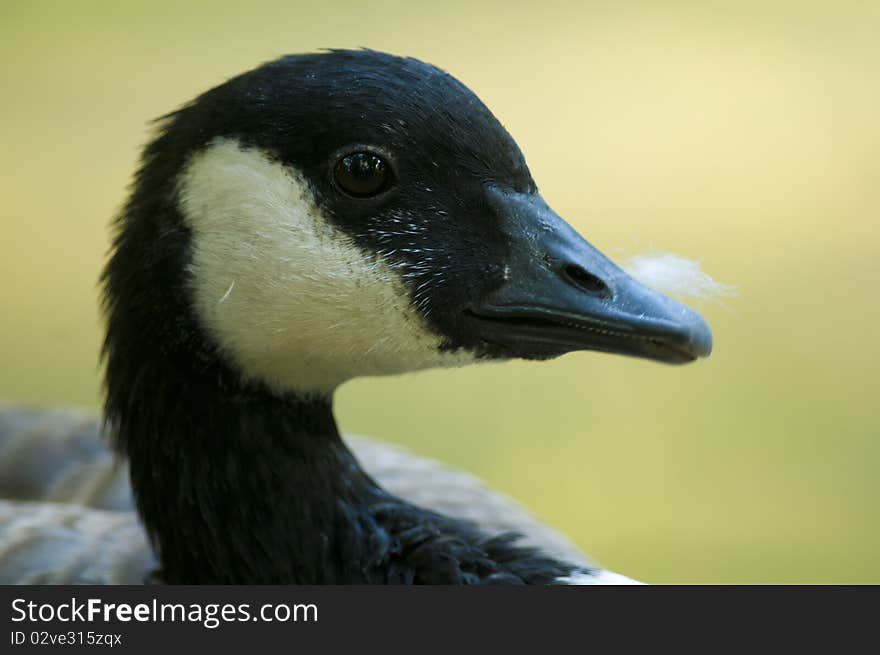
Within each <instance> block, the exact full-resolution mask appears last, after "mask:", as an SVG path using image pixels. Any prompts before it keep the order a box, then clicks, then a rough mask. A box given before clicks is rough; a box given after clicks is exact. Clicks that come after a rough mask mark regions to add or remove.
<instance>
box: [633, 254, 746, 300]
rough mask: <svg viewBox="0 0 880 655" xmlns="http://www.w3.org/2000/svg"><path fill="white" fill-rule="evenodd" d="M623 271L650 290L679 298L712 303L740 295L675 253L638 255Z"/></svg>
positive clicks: (696, 263) (697, 263) (695, 264)
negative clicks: (711, 301) (710, 301)
mask: <svg viewBox="0 0 880 655" xmlns="http://www.w3.org/2000/svg"><path fill="white" fill-rule="evenodd" d="M621 268H623V270H624V271H626V272H627V273H629V275H631V276H632V277H633V278H635V279H636V280H638V281H639V282H641V283H642V284H644V285H645V286H646V287H651V288H652V289H654V290H655V291H659V292H660V293H664V294H667V295H670V296H674V297H676V298H697V299H699V300H709V299H712V298H723V297H730V296H735V295H736V289H735V288H734V287H731V286H728V285H726V284H722V283H721V282H718V281H716V280H714V279H712V277H711V276H710V275H709V274H708V273H706V272H705V271H703V270H702V269H701V268H700V263H699V262H695V261H693V260H690V259H685V258H684V257H681V256H679V255H675V254H672V253H646V254H642V255H634V256H633V257H630V258H629V259H627V260H626V261H625V262H624V263H623V266H622V267H621Z"/></svg>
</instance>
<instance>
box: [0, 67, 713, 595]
mask: <svg viewBox="0 0 880 655" xmlns="http://www.w3.org/2000/svg"><path fill="white" fill-rule="evenodd" d="M116 229H117V231H116V237H115V240H114V244H113V248H112V252H111V256H110V259H109V261H108V264H107V267H106V269H105V272H104V276H103V283H104V309H105V314H106V321H107V332H106V339H105V345H104V359H105V363H106V376H105V380H106V401H105V407H104V410H105V411H104V420H105V424H106V426H107V428H106V432H107V434H106V441H107V442H109V443H110V444H112V447H113V448H114V450H115V451H116V452H117V453H118V454H120V455H122V456H123V458H124V461H125V464H122V465H116V464H113V461H114V458H113V457H112V456H111V455H110V451H109V450H107V449H106V448H105V447H104V446H103V444H104V443H105V441H104V440H102V437H101V436H100V434H99V433H100V431H99V429H98V425H97V422H95V421H94V420H92V419H88V418H83V417H75V416H72V415H70V414H69V413H68V414H64V413H61V414H52V413H50V414H44V415H40V414H34V413H31V414H22V413H20V412H16V411H12V410H8V411H6V412H5V414H4V416H3V418H4V420H5V421H6V423H7V425H9V426H11V427H9V428H8V429H7V430H6V431H5V434H3V432H2V431H0V438H2V439H4V440H5V442H4V443H2V444H0V447H2V448H4V450H3V453H4V455H3V458H2V461H3V462H5V464H4V466H3V468H0V489H3V494H2V495H3V496H4V497H6V498H14V499H15V500H6V501H0V520H2V524H0V525H2V530H3V533H2V535H0V540H2V541H0V543H2V544H3V546H2V547H0V574H2V575H3V577H4V578H5V579H6V580H8V581H25V580H32V581H45V582H48V581H62V580H67V581H95V582H136V581H140V580H143V579H145V578H146V577H149V578H150V579H152V580H154V581H161V582H168V583H312V584H315V583H318V584H320V583H368V584H432V583H436V584H486V583H490V584H552V583H595V582H623V581H625V580H626V579H625V578H622V577H620V576H616V575H614V574H610V573H608V572H606V571H602V570H601V569H598V568H596V567H594V566H592V565H591V564H590V563H589V562H588V561H587V560H586V558H585V557H584V556H583V555H582V554H580V553H579V552H578V551H577V550H576V549H575V548H573V547H572V546H571V545H570V544H569V543H568V542H567V541H566V540H565V539H564V538H562V537H560V536H559V535H558V534H556V533H555V532H553V531H552V530H549V529H548V528H546V527H544V526H541V525H540V524H538V523H537V522H535V521H534V520H533V519H531V518H530V517H529V516H528V515H527V514H526V513H525V512H523V511H522V510H521V509H519V508H518V507H517V506H516V505H515V504H514V503H512V502H511V501H509V500H507V499H505V498H503V497H501V496H499V495H497V494H494V493H492V492H491V491H489V490H487V489H486V488H485V487H483V486H482V485H481V484H480V483H478V482H477V481H475V480H473V479H472V478H470V477H469V476H465V475H463V474H459V473H454V472H450V471H448V470H447V469H445V468H444V467H442V466H440V465H438V464H436V463H433V462H429V461H426V460H422V459H419V458H415V457H413V456H411V455H409V454H407V453H404V452H403V451H399V450H397V449H393V448H390V447H388V446H384V445H378V444H377V443H375V442H370V441H368V440H363V439H358V438H349V439H343V438H342V437H341V436H340V435H339V433H338V431H337V428H336V424H335V421H334V418H333V413H332V396H333V392H334V390H335V389H336V388H337V387H338V386H339V385H340V384H342V383H344V382H345V381H346V380H349V379H351V378H353V377H357V376H372V375H390V374H395V373H402V372H406V371H414V370H420V369H425V368H430V367H437V366H462V365H465V364H470V363H476V362H479V361H486V360H504V359H510V358H526V359H550V358H553V357H556V356H559V355H562V354H564V353H567V352H570V351H573V350H599V351H605V352H612V353H620V354H626V355H631V356H639V357H645V358H649V359H654V360H658V361H663V362H668V363H684V362H688V361H692V360H694V359H696V358H698V357H702V356H706V355H708V354H709V351H710V349H711V335H710V333H709V330H708V328H707V326H706V325H705V323H704V322H703V321H702V319H701V318H700V317H699V316H698V315H697V314H695V313H694V312H692V311H691V310H689V309H687V308H686V307H684V306H683V305H680V304H678V303H676V302H674V301H672V300H670V299H668V298H666V297H664V296H662V295H660V294H659V293H657V292H655V291H652V290H650V289H648V288H647V287H645V286H642V285H641V284H639V283H638V282H636V281H635V280H634V279H633V278H631V277H629V276H628V275H626V274H625V273H624V272H623V271H622V270H620V269H619V268H618V267H616V266H615V265H614V264H612V263H611V262H610V261H609V260H608V259H606V258H605V257H604V256H603V255H601V253H599V252H598V251H596V250H595V249H594V248H593V247H592V246H590V245H589V244H588V243H587V242H586V241H584V240H583V239H582V238H581V237H580V236H579V235H578V234H577V233H576V232H575V231H574V230H573V229H572V228H571V227H569V226H568V224H566V223H565V222H564V221H563V220H562V219H561V218H560V217H559V216H557V215H556V214H555V213H554V212H553V211H552V210H551V209H550V208H549V207H548V206H547V205H546V203H545V202H544V200H543V199H542V198H541V196H540V195H539V194H538V192H537V188H536V186H535V183H534V181H533V180H532V177H531V174H530V172H529V170H528V167H527V166H526V163H525V159H524V158H523V156H522V154H521V153H520V151H519V148H518V147H517V146H516V143H515V142H514V141H513V139H512V138H511V137H510V135H509V134H508V133H507V132H506V131H505V130H504V128H503V127H502V126H501V125H500V123H498V121H497V120H496V119H495V117H494V116H493V115H492V114H491V112H489V110H488V109H487V108H486V107H485V106H484V105H483V104H482V103H481V102H480V101H479V99H478V98H477V97H476V96H475V95H473V93H471V92H470V91H469V90H468V89H467V88H466V87H464V86H463V85H462V84H461V83H460V82H458V81H457V80H455V79H454V78H452V77H451V76H449V75H448V74H446V73H444V72H443V71H440V70H439V69H436V68H434V67H432V66H429V65H427V64H424V63H422V62H419V61H417V60H414V59H407V58H400V57H394V56H391V55H386V54H383V53H378V52H373V51H331V52H327V53H322V54H315V55H295V56H288V57H283V58H281V59H279V60H277V61H274V62H270V63H268V64H265V65H263V66H261V67H259V68H257V69H254V70H252V71H250V72H248V73H245V74H243V75H240V76H238V77H236V78H233V79H231V80H230V81H228V82H226V83H225V84H222V85H220V86H218V87H216V88H214V89H212V90H210V91H208V92H206V93H205V94H203V95H202V96H199V97H198V98H196V99H195V100H194V101H193V102H192V103H190V104H189V105H187V106H186V107H184V108H182V109H181V110H179V111H177V112H175V113H173V114H171V115H169V116H167V117H165V118H164V119H163V120H162V122H161V124H160V127H159V135H158V136H157V138H156V139H155V140H154V141H153V142H152V143H150V144H149V145H148V146H147V148H146V149H145V152H144V157H143V165H142V168H141V170H140V171H139V172H138V174H137V176H136V179H135V185H134V189H133V192H132V195H131V197H130V199H129V201H128V203H127V205H126V206H125V208H124V210H123V212H122V214H121V216H120V218H119V220H118V222H117V228H116ZM61 416H65V417H66V418H64V419H63V420H62V419H61V418H59V417H61ZM28 417H29V418H28ZM53 420H55V421H62V422H63V421H68V423H67V424H68V426H69V430H68V432H67V433H65V432H64V430H63V429H62V430H55V431H52V430H44V431H43V432H42V435H43V436H42V437H41V436H40V434H41V433H40V431H39V430H33V429H32V430H30V431H28V430H22V429H18V428H16V426H19V427H20V426H21V425H24V424H27V423H28V421H31V422H32V423H33V422H36V423H39V422H40V421H44V422H48V423H51V422H52V421H53ZM74 426H78V427H74ZM28 433H30V436H27V437H26V436H22V435H25V434H28ZM59 435H60V436H59ZM39 453H42V455H40V454H39ZM15 462H18V463H17V464H16V463H15ZM27 462H30V464H26V463H27ZM76 462H80V464H76ZM77 467H79V468H77ZM114 467H115V468H114ZM86 472H87V473H88V475H86ZM129 478H130V482H131V486H130V487H129V485H128V484H127V483H126V480H127V479H129ZM129 489H131V491H132V492H133V494H131V495H129ZM16 572H18V573H16ZM16 575H18V578H16Z"/></svg>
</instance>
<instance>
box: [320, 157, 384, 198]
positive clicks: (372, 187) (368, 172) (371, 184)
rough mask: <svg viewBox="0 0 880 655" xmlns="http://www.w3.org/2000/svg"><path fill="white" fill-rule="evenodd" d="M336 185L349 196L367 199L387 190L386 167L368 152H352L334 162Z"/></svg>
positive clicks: (379, 159)
mask: <svg viewBox="0 0 880 655" xmlns="http://www.w3.org/2000/svg"><path fill="white" fill-rule="evenodd" d="M333 173H334V175H335V176H336V183H337V184H338V185H339V186H340V188H341V189H342V190H343V191H345V192H346V193H348V194H349V195H352V196H355V197H356V198H369V197H370V196H375V195H378V194H379V193H381V192H382V191H385V189H387V188H388V184H389V182H390V177H391V175H390V174H389V171H388V165H387V164H386V163H385V162H384V161H383V160H382V159H381V158H380V157H377V156H376V155H374V154H372V153H369V152H353V153H351V154H349V155H345V156H344V157H343V158H342V159H340V160H339V161H338V162H336V167H335V169H334V171H333Z"/></svg>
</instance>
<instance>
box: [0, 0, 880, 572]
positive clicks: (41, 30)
mask: <svg viewBox="0 0 880 655" xmlns="http://www.w3.org/2000/svg"><path fill="white" fill-rule="evenodd" d="M878 34H880V3H877V2H854V1H848V0H843V1H840V2H833V3H832V2H803V1H802V2H758V1H753V0H749V1H745V2H743V1H740V2H727V3H712V2H709V3H706V2H628V3H621V2H579V3H574V2H572V3H553V2H545V3H533V6H531V7H526V6H525V3H523V5H520V4H518V3H509V2H498V3H491V2H480V3H478V2H473V1H471V2H462V3H456V2H444V3H424V4H422V3H417V2H381V1H379V0H371V1H370V2H352V3H332V2H317V1H316V2H294V1H292V0H285V1H284V2H274V3H266V2H240V1H235V2H212V3H204V4H199V3H195V2H158V1H156V0H151V1H150V2H138V3H135V2H81V1H78V2H58V3H47V2H24V1H17V0H4V2H3V3H2V5H0V62H2V63H0V71H2V73H0V75H2V77H0V89H2V94H3V97H2V103H0V145H2V152H3V155H2V157H0V190H2V196H0V197H2V200H3V204H2V209H0V212H2V214H0V281H2V282H0V307H2V310H0V312H2V319H0V398H2V399H4V400H12V401H18V402H21V403H29V404H39V405H55V404H62V405H79V406H84V407H89V408H93V409H95V410H96V411H97V407H98V403H99V383H100V371H99V369H98V364H97V351H98V343H99V338H100V321H99V315H98V311H97V308H96V279H97V276H98V271H99V268H100V266H101V264H102V260H103V257H104V254H105V252H106V250H107V246H108V223H109V221H110V219H111V217H112V216H113V215H114V213H115V212H116V211H117V210H118V208H119V207H120V205H121V203H122V202H123V199H124V196H125V190H126V186H127V184H128V183H129V180H130V176H131V173H132V171H133V169H134V167H135V165H136V161H137V157H138V150H139V148H140V147H141V146H142V145H143V143H144V141H145V139H146V137H147V126H146V124H147V121H148V120H149V119H151V118H153V117H156V116H159V115H161V114H163V113H165V112H167V111H169V110H170V109H172V108H174V107H176V106H178V105H180V104H181V103H183V102H185V101H187V100H188V99H189V98H191V97H192V96H193V95H194V94H196V93H198V92H200V91H202V90H204V89H207V88H208V87H211V86H213V85H215V84H217V83H219V82H221V81H223V80H224V79H225V78H227V77H229V76H232V75H233V74H236V73H238V72H241V71H243V70H246V69H248V68H251V67H253V66H254V65H256V64H258V63H260V62H262V61H264V60H267V59H270V58H274V57H276V56H278V55H281V54H284V53H289V52H302V51H308V50H314V49H317V48H320V47H328V46H335V47H356V46H369V47H372V48H376V49H381V50H388V51H391V52H394V53H399V54H408V55H412V56H416V57H419V58H421V59H424V60H427V61H430V62H432V63H435V64H437V65H439V66H441V67H443V68H445V69H446V70H448V71H450V72H451V73H453V74H454V75H456V76H457V77H459V78H460V79H461V80H462V81H464V82H465V83H466V84H468V85H469V86H470V87H471V88H472V89H474V90H475V91H476V92H477V94H478V95H480V96H481V97H482V99H483V100H484V101H485V102H486V104H487V105H488V106H489V107H490V108H491V109H492V110H493V111H494V112H495V113H496V115H497V116H498V117H499V118H500V119H501V121H502V122H503V123H504V124H505V125H506V127H507V128H508V129H509V130H510V132H511V133H512V134H513V135H514V137H515V138H516V139H517V140H518V142H519V144H520V146H521V147H522V149H523V151H524V152H525V154H526V157H527V158H528V161H529V164H530V166H531V169H532V173H533V175H534V176H535V178H536V180H537V181H538V184H539V185H540V187H541V189H542V192H543V194H544V196H545V198H546V199H547V200H548V202H549V203H550V204H551V205H552V206H553V207H554V208H555V209H556V210H557V211H558V212H559V213H560V214H561V215H562V216H564V217H566V218H567V219H568V220H569V221H570V222H571V223H572V224H574V225H575V226H576V227H577V228H578V229H579V230H580V231H581V232H582V233H583V234H584V235H585V236H586V237H587V238H588V239H589V240H590V241H591V242H593V243H594V244H595V245H596V246H598V247H599V248H600V249H603V250H604V251H606V252H607V253H609V254H611V255H613V256H616V257H622V256H626V255H630V254H634V253H636V252H640V251H645V250H652V249H653V250H655V251H673V252H678V253H681V254H683V255H685V256H689V257H692V258H695V259H698V260H700V261H701V263H702V265H703V267H704V269H705V270H707V271H708V272H710V273H711V274H712V275H713V276H715V277H716V278H717V279H719V280H721V281H723V282H725V283H728V284H732V285H734V286H736V287H737V289H738V297H737V298H735V299H727V300H725V301H723V303H717V302H705V303H702V304H700V303H698V304H697V305H696V307H697V309H698V310H700V311H701V312H702V313H703V314H704V316H705V317H706V318H707V320H708V321H709V323H710V324H711V325H712V326H713V329H714V333H715V339H716V351H715V354H714V355H713V356H712V358H711V359H710V360H708V361H706V362H700V363H698V364H695V365H691V366H687V367H682V368H670V367H665V366H661V365H657V364H652V363H648V362H642V361H633V360H627V359H623V358H615V357H611V356H605V355H599V354H590V353H583V354H575V355H569V356H567V357H564V358H562V359H560V360H557V361H555V362H552V363H543V364H537V363H512V364H504V365H492V366H484V367H476V368H468V369H462V370H458V371H440V372H428V373H422V374H418V375H416V376H408V377H403V378H390V379H370V380H358V381H355V382H352V383H349V384H347V385H346V386H345V387H344V388H343V389H342V391H341V393H340V394H339V397H338V404H337V405H338V406H337V409H338V414H339V418H340V420H341V423H342V427H343V428H344V429H346V430H348V431H356V432H362V433H367V434H371V435H377V436H381V437H383V438H386V439H388V440H391V441H394V442H397V443H400V444H405V445H407V446H409V447H411V448H412V449H414V450H415V451H417V452H419V453H423V454H426V455H430V456H433V457H436V458H439V459H441V460H443V461H445V462H447V463H449V464H452V465H455V466H459V467H462V468H465V469H467V470H469V471H472V472H474V473H476V474H478V475H479V476H481V477H483V478H485V479H486V480H487V481H488V482H489V483H490V484H491V485H492V486H494V487H495V488H497V489H500V490H503V491H505V492H507V493H508V494H510V495H512V496H514V497H515V498H517V499H519V500H521V501H522V502H523V503H524V504H525V505H527V506H528V507H529V508H531V509H532V510H533V511H534V512H535V513H536V514H537V515H538V516H540V517H541V518H543V519H545V520H546V521H547V522H549V523H551V524H553V525H555V526H557V527H559V528H561V529H562V530H563V531H564V532H566V533H567V534H569V535H570V536H571V537H572V538H573V539H574V540H575V541H576V542H577V543H578V544H579V545H581V546H582V547H583V548H584V549H585V550H586V551H587V552H588V553H590V554H591V555H592V556H594V557H595V558H596V559H597V560H599V561H600V562H602V563H603V564H605V565H607V566H609V567H611V568H612V569H614V570H617V571H620V572H623V573H625V574H626V575H629V576H632V577H635V578H638V579H641V580H645V581H648V582H874V583H880V557H878V553H880V524H878V518H880V510H878V492H880V484H878V472H877V468H878V464H880V440H878V436H880V434H878V433H880V430H878V427H877V402H878V373H880V371H878V368H880V366H878V364H880V356H878V353H877V332H878V325H880V309H878V308H880V300H878V288H880V238H878V237H880V229H878V218H880V217H878V210H880V165H878V156H880V37H878Z"/></svg>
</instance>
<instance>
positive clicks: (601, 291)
mask: <svg viewBox="0 0 880 655" xmlns="http://www.w3.org/2000/svg"><path fill="white" fill-rule="evenodd" d="M564 272H565V277H566V278H568V280H569V282H571V283H572V284H573V285H575V286H576V287H578V288H579V289H582V290H584V291H586V292H587V293H591V294H593V295H594V296H604V297H608V296H610V295H611V290H610V289H609V288H608V285H607V284H605V283H604V282H603V281H602V280H601V279H600V278H598V277H596V276H595V275H593V274H592V273H590V272H589V271H585V270H584V269H582V268H581V267H580V266H576V265H575V264H568V265H567V266H566V267H565V269H564Z"/></svg>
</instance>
